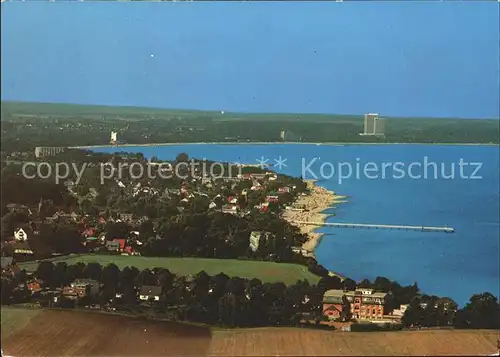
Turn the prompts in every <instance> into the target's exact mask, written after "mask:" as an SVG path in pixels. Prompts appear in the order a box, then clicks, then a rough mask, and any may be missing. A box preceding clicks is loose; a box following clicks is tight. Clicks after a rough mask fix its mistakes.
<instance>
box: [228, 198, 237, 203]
mask: <svg viewBox="0 0 500 357" xmlns="http://www.w3.org/2000/svg"><path fill="white" fill-rule="evenodd" d="M227 202H228V203H233V204H235V203H238V198H237V197H235V196H229V197H228V198H227Z"/></svg>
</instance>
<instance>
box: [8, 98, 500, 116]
mask: <svg viewBox="0 0 500 357" xmlns="http://www.w3.org/2000/svg"><path fill="white" fill-rule="evenodd" d="M0 103H2V104H3V103H19V104H21V103H22V104H41V105H73V106H81V107H105V108H128V109H149V110H156V111H185V112H201V113H203V112H205V113H218V114H219V115H224V114H242V115H252V114H253V115H318V116H320V115H321V116H350V117H363V116H364V115H365V114H368V113H363V114H348V113H320V112H309V113H307V112H281V111H280V112H258V111H255V112H248V111H225V110H216V109H187V108H171V107H170V108H167V107H150V106H140V105H114V104H89V103H69V102H37V101H24V100H11V99H0ZM375 112H376V111H375ZM390 118H395V119H448V120H449V119H455V120H500V116H499V117H497V118H492V117H489V118H482V117H443V116H436V117H432V116H394V115H382V116H381V117H380V119H390Z"/></svg>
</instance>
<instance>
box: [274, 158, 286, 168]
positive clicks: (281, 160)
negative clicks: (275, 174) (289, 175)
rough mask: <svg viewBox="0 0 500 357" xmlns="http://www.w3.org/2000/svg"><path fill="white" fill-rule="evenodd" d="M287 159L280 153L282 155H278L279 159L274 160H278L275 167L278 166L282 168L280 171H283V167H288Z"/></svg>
mask: <svg viewBox="0 0 500 357" xmlns="http://www.w3.org/2000/svg"><path fill="white" fill-rule="evenodd" d="M286 160H287V159H283V158H282V157H281V155H280V157H278V160H276V159H274V161H276V164H274V167H277V168H278V170H280V171H281V169H282V168H283V167H286V164H285V162H286Z"/></svg>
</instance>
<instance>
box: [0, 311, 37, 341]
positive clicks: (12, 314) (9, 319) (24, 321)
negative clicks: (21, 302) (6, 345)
mask: <svg viewBox="0 0 500 357" xmlns="http://www.w3.org/2000/svg"><path fill="white" fill-rule="evenodd" d="M41 311H42V310H41V309H24V308H16V307H2V309H1V312H2V338H5V337H7V336H8V335H10V334H12V333H13V332H16V331H18V330H20V329H22V328H23V327H24V326H26V325H28V323H29V322H30V320H31V319H32V318H34V317H35V316H36V315H38V314H39V313H40V312H41Z"/></svg>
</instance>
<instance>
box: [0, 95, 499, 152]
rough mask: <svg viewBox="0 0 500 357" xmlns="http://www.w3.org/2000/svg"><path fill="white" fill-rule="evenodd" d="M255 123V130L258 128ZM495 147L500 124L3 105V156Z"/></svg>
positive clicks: (479, 120)
mask: <svg viewBox="0 0 500 357" xmlns="http://www.w3.org/2000/svg"><path fill="white" fill-rule="evenodd" d="M256 122H258V125H256ZM282 130H285V131H286V132H287V134H286V138H285V141H286V140H290V141H302V142H373V143H391V142H399V143H495V144H498V143H499V121H498V119H492V120H482V119H429V118H427V119H424V118H387V119H386V136H385V137H383V138H382V137H369V136H360V135H359V133H361V132H362V131H363V116H362V115H357V116H354V115H319V114H239V113H222V112H205V111H179V110H178V111H174V110H161V109H148V108H128V107H125V108H124V107H104V106H101V107H95V106H79V105H67V104H37V103H18V102H2V135H1V139H2V151H5V152H13V151H29V150H33V149H34V148H35V147H36V146H79V145H81V146H83V145H105V144H108V143H109V139H110V132H111V131H117V132H118V139H119V140H120V141H121V142H124V143H129V144H148V143H175V142H179V143H183V142H221V141H241V142H260V141H262V142H278V141H281V137H280V132H281V131H282Z"/></svg>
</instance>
